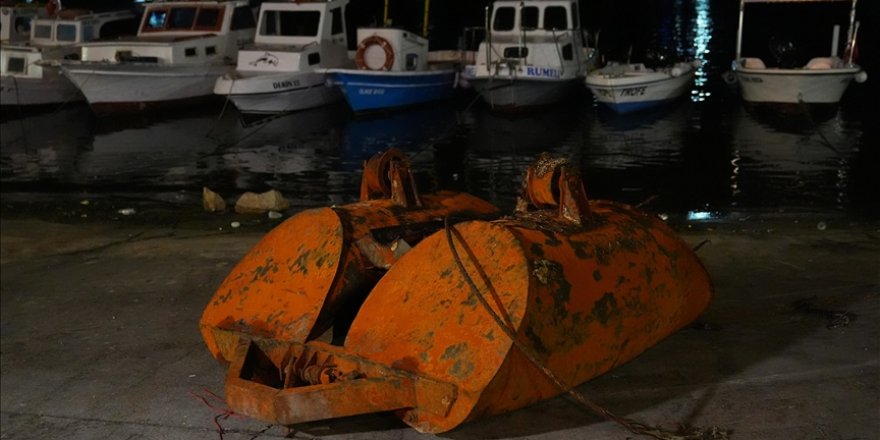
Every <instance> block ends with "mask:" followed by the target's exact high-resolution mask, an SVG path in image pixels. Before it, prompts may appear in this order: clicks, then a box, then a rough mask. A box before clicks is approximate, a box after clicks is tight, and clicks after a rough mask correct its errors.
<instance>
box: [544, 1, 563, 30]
mask: <svg viewBox="0 0 880 440" xmlns="http://www.w3.org/2000/svg"><path fill="white" fill-rule="evenodd" d="M567 12H568V11H566V9H565V7H564V6H548V7H547V9H544V29H546V30H548V31H549V30H551V29H555V30H563V29H568V14H567Z"/></svg>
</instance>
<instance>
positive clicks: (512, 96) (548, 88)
mask: <svg viewBox="0 0 880 440" xmlns="http://www.w3.org/2000/svg"><path fill="white" fill-rule="evenodd" d="M468 83H469V84H470V85H471V87H472V88H473V89H474V90H476V91H477V93H479V94H480V97H482V98H483V101H485V102H486V103H487V104H489V106H490V107H492V108H493V109H496V110H502V111H503V110H507V111H515V110H517V109H524V108H529V107H540V106H546V105H551V104H555V103H558V102H562V101H564V100H566V99H568V98H569V97H571V96H572V92H573V91H575V90H576V89H577V86H578V81H577V79H576V78H570V79H563V80H558V81H554V80H537V79H528V78H502V77H494V78H488V77H474V78H468Z"/></svg>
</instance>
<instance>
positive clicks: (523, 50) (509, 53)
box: [504, 47, 529, 58]
mask: <svg viewBox="0 0 880 440" xmlns="http://www.w3.org/2000/svg"><path fill="white" fill-rule="evenodd" d="M527 56H529V48H528V47H505V48H504V58H525V57H527Z"/></svg>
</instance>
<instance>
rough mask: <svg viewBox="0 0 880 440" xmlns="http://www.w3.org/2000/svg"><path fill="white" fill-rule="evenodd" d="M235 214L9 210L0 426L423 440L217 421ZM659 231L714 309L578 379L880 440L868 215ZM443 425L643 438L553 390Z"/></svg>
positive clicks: (246, 237) (390, 420) (736, 427)
mask: <svg viewBox="0 0 880 440" xmlns="http://www.w3.org/2000/svg"><path fill="white" fill-rule="evenodd" d="M201 215H203V216H207V214H201ZM230 216H231V214H230V215H221V216H217V217H206V218H208V220H206V221H203V222H188V223H187V222H179V223H164V222H156V221H139V220H138V219H137V218H136V217H138V216H137V215H135V216H132V217H131V218H125V217H123V218H118V219H116V220H114V219H111V218H107V219H95V218H90V219H80V220H72V219H67V220H65V221H59V220H58V219H56V218H51V219H47V218H46V217H45V216H39V215H8V214H7V213H4V216H3V218H2V221H0V240H2V247H0V249H2V253H0V269H2V284H0V289H2V290H0V291H2V308H0V310H2V315H0V316H2V336H0V338H2V339H0V342H2V357H0V371H2V381H0V385H2V393H0V404H2V411H0V417H2V418H0V438H3V439H17V440H29V439H34V440H36V439H67V440H74V439H89V440H92V439H215V438H223V439H263V438H266V439H269V438H284V437H285V436H289V438H313V437H317V438H322V439H349V438H351V439H409V438H427V437H432V436H428V435H421V434H418V433H417V432H416V431H414V430H412V429H410V428H408V427H406V426H405V425H403V424H402V423H401V422H399V421H398V420H397V419H396V418H394V417H392V416H390V415H383V414H379V415H368V416H358V417H350V418H346V419H342V420H334V421H325V422H314V423H309V424H306V425H303V426H297V427H295V428H296V429H294V430H293V431H288V430H287V429H286V428H284V427H280V426H269V425H267V424H265V423H261V422H257V421H254V420H250V419H245V418H240V417H238V416H236V415H232V416H228V417H226V416H224V415H223V413H222V409H223V408H224V405H223V403H222V401H219V400H218V399H216V398H214V397H213V396H212V394H211V393H216V394H218V395H222V390H223V378H224V375H225V368H224V367H223V366H221V365H219V364H218V363H217V362H216V361H215V360H214V359H213V358H212V357H211V356H210V354H209V353H208V351H207V349H206V348H205V346H204V344H203V342H202V340H201V337H200V335H199V332H198V319H199V316H200V314H201V312H202V309H203V308H204V306H205V305H206V304H207V301H208V300H209V299H210V298H211V296H212V294H213V292H214V289H215V288H216V286H218V285H219V283H220V282H221V280H222V279H223V278H224V277H225V275H226V274H227V273H228V272H229V271H230V270H231V268H232V266H233V265H234V264H235V263H236V262H237V261H238V260H239V259H240V257H241V256H243V255H244V253H245V252H246V251H247V250H248V249H249V248H250V246H252V245H253V244H254V243H255V242H256V241H257V240H258V239H259V238H260V237H261V236H262V235H263V233H265V231H266V230H268V229H269V227H271V224H270V223H267V222H266V221H256V220H254V221H252V222H250V223H247V222H245V223H244V226H243V227H241V228H238V229H231V228H229V227H228V225H229V220H230ZM191 217H193V218H196V217H199V214H195V213H193V214H192V216H191ZM224 226H226V227H224ZM672 226H673V227H674V228H675V229H676V230H677V231H679V233H680V234H681V235H682V237H683V238H684V239H685V241H687V242H688V243H689V244H691V245H697V244H698V243H701V242H703V241H704V240H709V242H708V243H706V244H705V245H704V246H702V247H701V248H700V249H699V251H698V255H699V256H700V258H701V259H702V261H703V262H704V264H705V265H706V267H707V269H708V270H709V272H710V273H711V274H712V277H713V280H714V282H715V284H716V297H715V299H714V301H713V303H712V305H711V306H710V308H709V310H708V311H707V312H706V313H705V314H704V315H703V316H702V317H701V319H700V321H699V322H698V323H697V325H695V326H693V327H689V328H687V329H684V330H682V331H680V332H678V333H676V334H674V335H673V336H671V337H670V338H668V339H666V340H664V341H662V342H661V343H660V344H658V345H657V346H655V347H654V348H652V349H650V350H648V351H647V352H646V353H644V354H643V355H641V356H639V357H637V358H636V359H634V360H633V361H631V362H630V363H628V364H626V365H623V366H621V367H619V368H617V369H615V370H612V371H611V372H610V373H609V374H606V375H604V376H601V377H600V378H598V379H596V380H593V381H590V382H588V383H586V384H583V385H581V386H580V387H578V390H579V391H580V392H582V393H583V394H585V395H586V396H588V397H589V398H591V399H592V400H594V401H595V402H597V403H599V404H601V405H603V406H605V407H606V408H608V409H610V410H611V411H613V412H615V413H617V414H620V415H622V416H626V417H629V418H632V419H636V420H638V421H641V422H644V423H648V424H662V425H664V426H666V427H667V428H673V427H675V424H677V423H682V424H686V425H694V426H702V427H709V426H717V427H719V428H721V429H726V430H732V436H731V438H741V439H782V438H788V439H877V438H880V419H878V416H877V415H878V411H880V221H877V220H851V219H850V220H846V219H833V220H828V221H827V224H826V225H823V226H825V228H824V229H820V228H817V222H816V221H815V220H804V219H793V218H786V217H783V216H781V215H780V216H776V217H772V218H771V217H766V216H764V217H751V218H742V219H740V220H735V221H729V222H710V223H699V222H694V223H685V222H681V223H678V224H673V225H672ZM221 228H222V230H221ZM834 312H838V313H837V314H836V315H835V314H834ZM218 416H220V418H219V419H217V423H215V419H216V418H217V417H218ZM218 424H219V425H218ZM218 426H223V428H224V429H225V433H224V434H223V435H220V433H219V431H218ZM439 437H443V438H451V439H476V438H480V439H482V438H530V439H532V438H534V439H539V438H546V439H581V438H602V439H605V438H608V439H625V438H636V437H635V436H633V435H632V434H630V433H628V432H627V431H625V430H623V429H622V428H620V427H619V426H617V425H615V424H614V423H611V422H607V421H602V420H600V419H598V418H597V417H595V416H593V415H592V414H588V413H586V412H585V411H584V410H582V409H581V408H580V407H578V406H576V404H574V403H573V402H572V401H570V400H569V399H567V398H561V397H560V398H556V399H553V400H550V401H547V402H543V403H540V404H537V405H534V406H531V407H528V408H526V409H523V410H520V411H516V412H513V413H510V414H505V415H501V416H497V417H493V418H489V419H485V420H481V421H477V422H472V423H467V424H465V425H463V426H461V427H459V428H458V429H456V430H454V431H452V432H449V433H446V434H442V435H440V436H439Z"/></svg>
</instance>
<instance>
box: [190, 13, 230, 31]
mask: <svg viewBox="0 0 880 440" xmlns="http://www.w3.org/2000/svg"><path fill="white" fill-rule="evenodd" d="M222 16H223V14H222V11H221V10H220V9H217V8H200V9H199V15H197V16H196V29H213V28H216V27H218V25H219V24H220V17H222Z"/></svg>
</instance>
